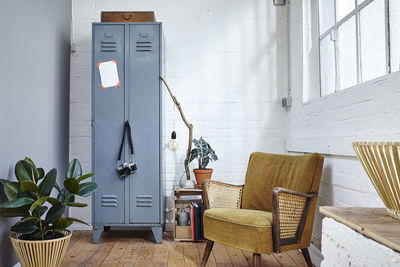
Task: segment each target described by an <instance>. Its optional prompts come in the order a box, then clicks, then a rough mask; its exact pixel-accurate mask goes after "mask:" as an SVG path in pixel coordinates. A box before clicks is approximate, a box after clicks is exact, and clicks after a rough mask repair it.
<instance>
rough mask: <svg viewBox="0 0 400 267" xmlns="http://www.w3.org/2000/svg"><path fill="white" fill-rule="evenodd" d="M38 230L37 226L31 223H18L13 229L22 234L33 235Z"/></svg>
mask: <svg viewBox="0 0 400 267" xmlns="http://www.w3.org/2000/svg"><path fill="white" fill-rule="evenodd" d="M38 229H39V228H38V227H37V225H36V224H34V223H33V222H31V221H27V222H22V223H16V224H14V225H13V226H12V227H11V231H13V232H17V233H22V234H31V233H33V232H35V231H36V230H38Z"/></svg>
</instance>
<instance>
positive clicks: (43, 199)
mask: <svg viewBox="0 0 400 267" xmlns="http://www.w3.org/2000/svg"><path fill="white" fill-rule="evenodd" d="M48 198H49V197H41V198H39V199H38V200H36V201H35V202H34V203H33V204H32V206H31V208H30V209H29V210H30V212H33V211H34V210H35V209H36V208H37V207H41V206H42V205H43V204H44V203H45V202H46V201H47V199H48Z"/></svg>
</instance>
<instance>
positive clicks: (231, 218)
mask: <svg viewBox="0 0 400 267" xmlns="http://www.w3.org/2000/svg"><path fill="white" fill-rule="evenodd" d="M323 162H324V158H323V156H321V155H319V154H316V153H314V154H308V155H300V156H292V155H277V154H267V153H261V152H255V153H252V154H251V155H250V160H249V163H248V167H247V173H246V179H245V184H244V185H243V186H238V185H231V184H226V183H221V182H217V181H212V180H206V181H204V182H203V200H204V204H205V208H206V210H205V212H204V216H203V222H204V236H205V238H206V239H207V244H206V248H205V251H204V255H203V260H202V263H201V266H205V265H206V263H207V260H208V257H209V256H210V253H211V250H212V247H213V245H214V242H218V243H222V244H224V245H228V246H231V247H235V248H239V249H242V250H247V251H250V252H253V260H254V266H257V267H258V266H261V254H269V253H279V252H284V251H288V250H295V249H296V250H299V249H301V251H302V253H303V256H304V258H305V260H306V262H307V265H308V266H312V262H311V258H310V255H309V252H308V247H309V246H310V241H311V234H312V228H313V222H314V215H315V208H316V205H317V194H318V193H317V192H318V189H319V184H320V180H321V173H322V167H323Z"/></svg>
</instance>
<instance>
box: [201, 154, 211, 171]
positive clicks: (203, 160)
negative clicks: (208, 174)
mask: <svg viewBox="0 0 400 267" xmlns="http://www.w3.org/2000/svg"><path fill="white" fill-rule="evenodd" d="M209 162H210V158H209V157H206V158H203V159H202V161H201V165H203V168H204V169H205V168H206V167H207V165H208V163H209Z"/></svg>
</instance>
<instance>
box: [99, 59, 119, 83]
mask: <svg viewBox="0 0 400 267" xmlns="http://www.w3.org/2000/svg"><path fill="white" fill-rule="evenodd" d="M99 72H100V79H101V85H102V86H103V87H104V88H107V87H116V86H118V85H119V77H118V68H117V62H116V61H115V60H111V61H106V62H101V63H100V64H99Z"/></svg>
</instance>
